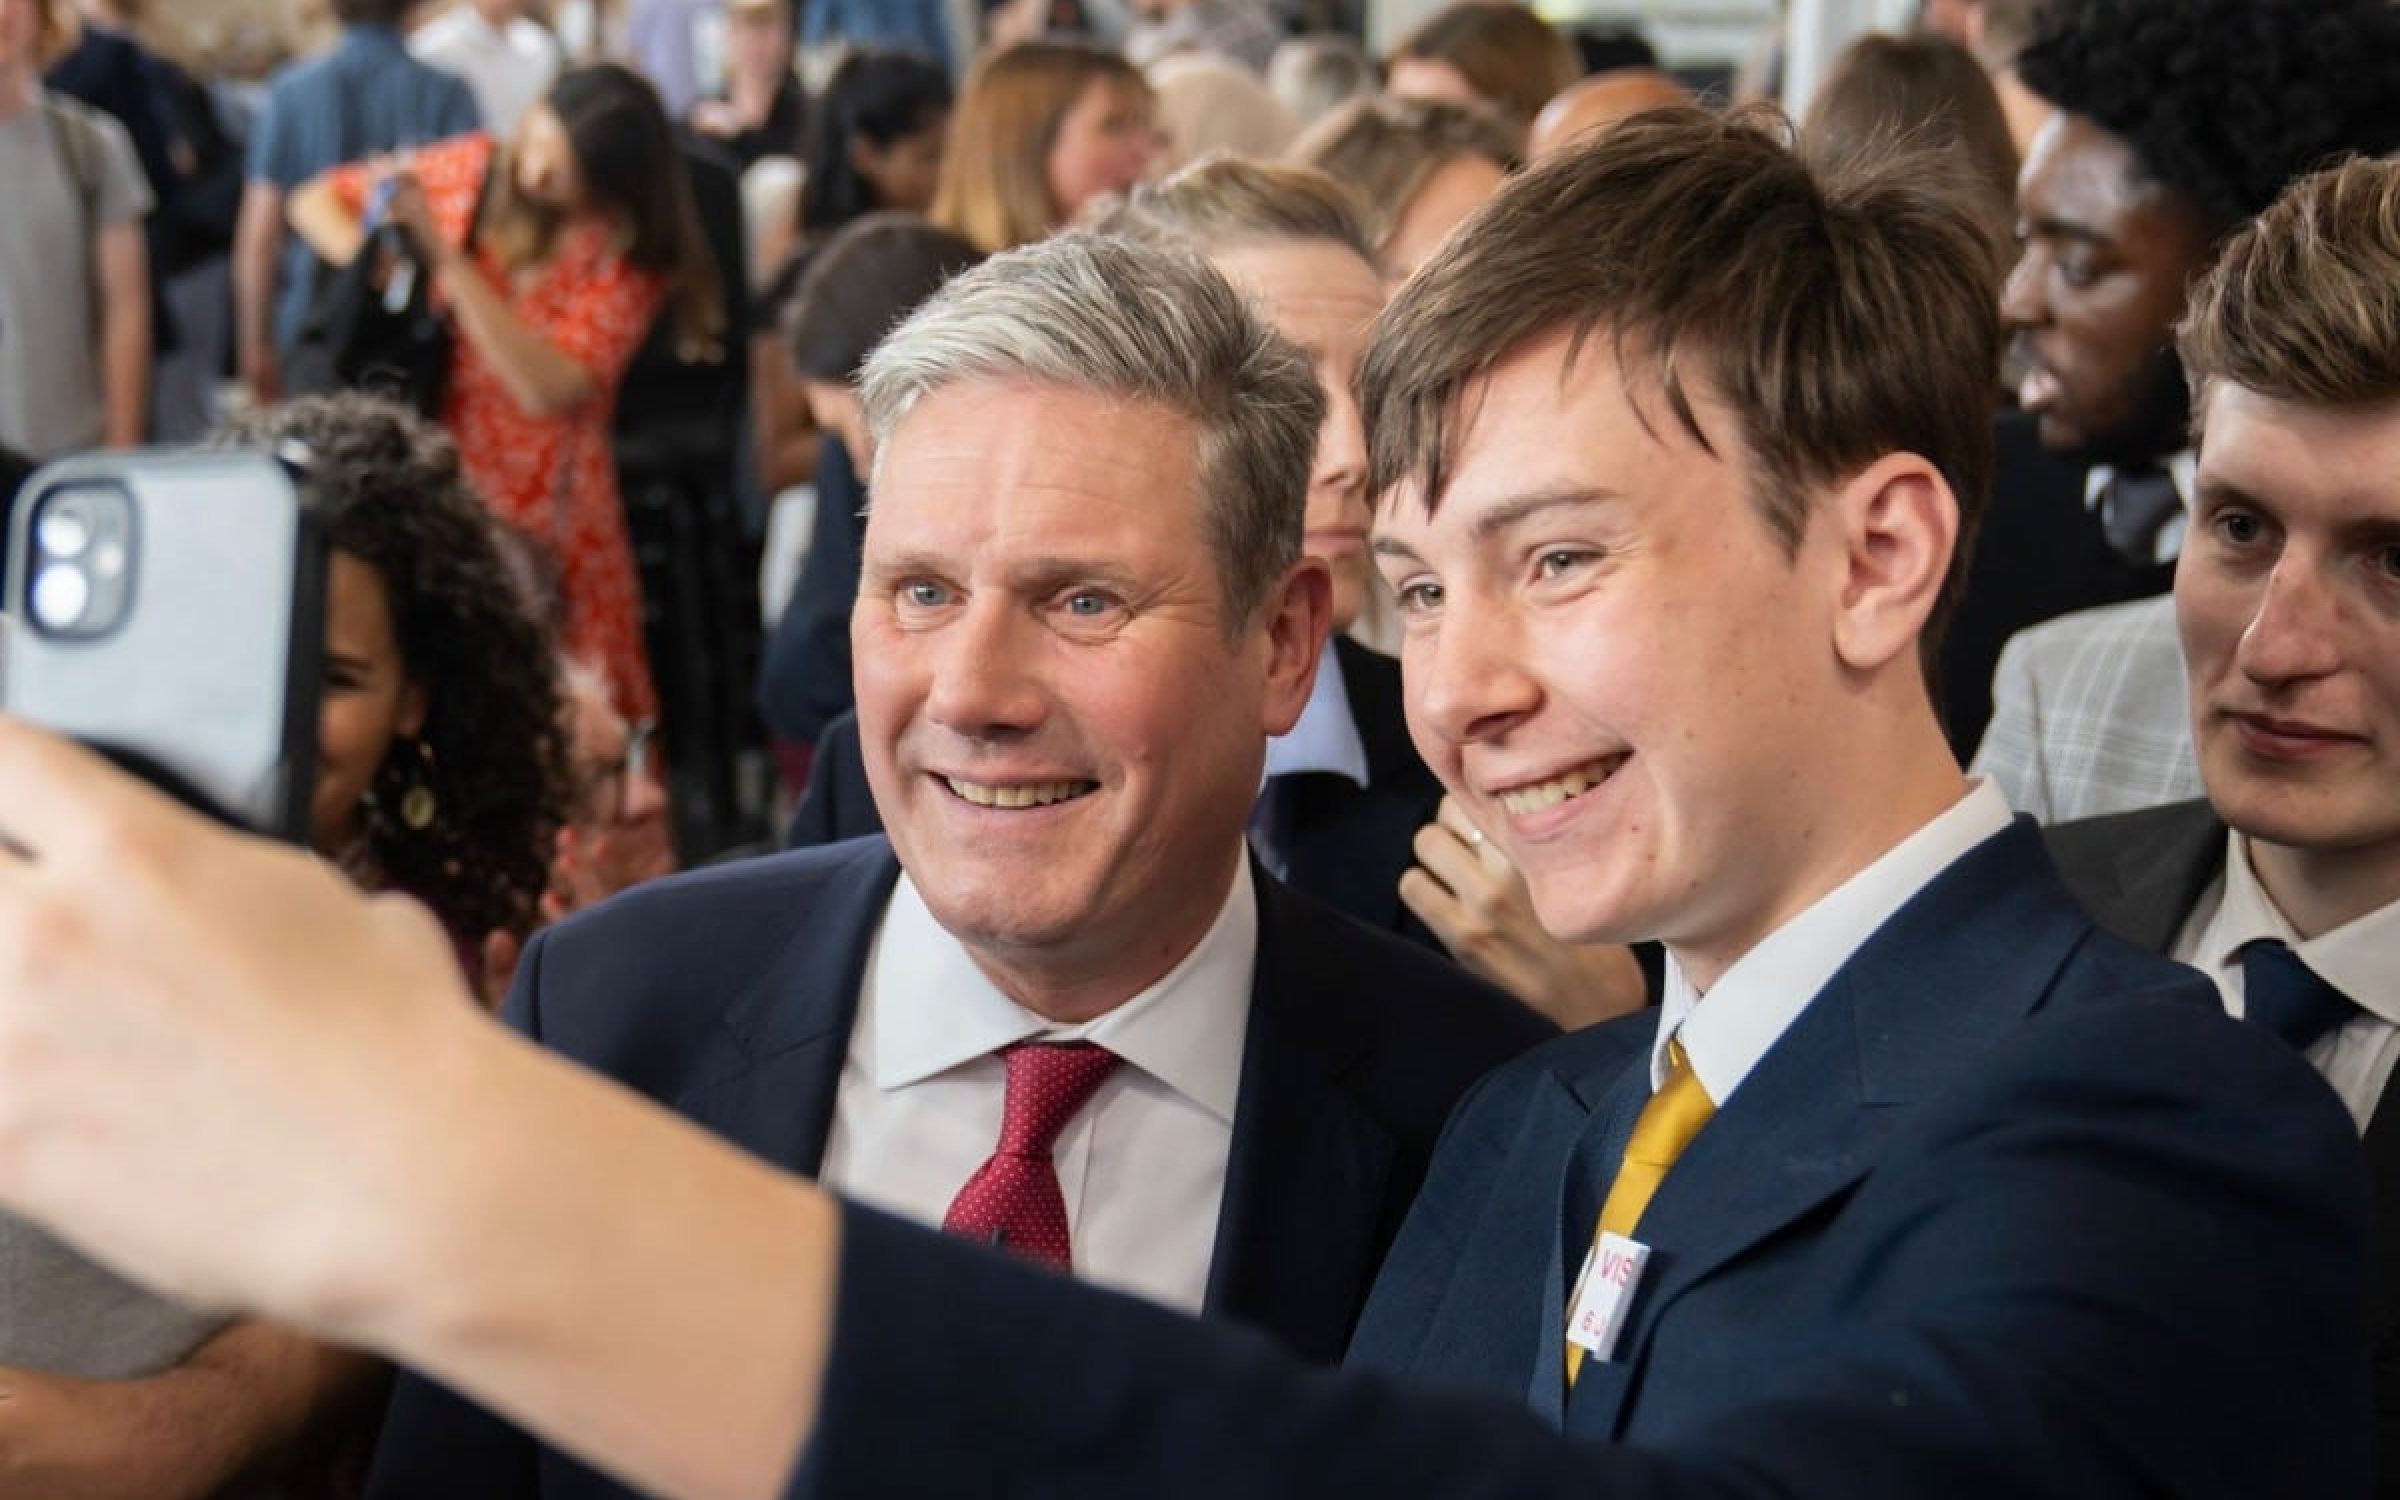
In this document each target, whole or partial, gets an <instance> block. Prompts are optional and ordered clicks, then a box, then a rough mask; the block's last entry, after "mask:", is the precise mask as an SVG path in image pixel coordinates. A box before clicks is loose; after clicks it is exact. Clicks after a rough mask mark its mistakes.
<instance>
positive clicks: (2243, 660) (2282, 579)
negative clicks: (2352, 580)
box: [2234, 547, 2342, 687]
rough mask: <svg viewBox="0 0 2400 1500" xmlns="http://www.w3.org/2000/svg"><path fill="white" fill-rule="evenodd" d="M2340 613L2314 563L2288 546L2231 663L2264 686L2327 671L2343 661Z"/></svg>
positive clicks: (2244, 631)
mask: <svg viewBox="0 0 2400 1500" xmlns="http://www.w3.org/2000/svg"><path fill="white" fill-rule="evenodd" d="M2340 616H2341V606H2340V603H2339V601H2337V600H2336V599H2335V598H2334V595H2333V591H2332V590H2331V589H2330V588H2328V587H2326V585H2325V583H2324V581H2323V579H2322V577H2321V576H2320V574H2319V571H2318V569H2317V568H2316V567H2315V566H2314V565H2313V564H2312V563H2311V562H2310V560H2309V559H2308V558H2307V557H2305V556H2303V555H2300V554H2298V553H2296V552H2295V551H2294V550H2293V549H2291V548H2289V547H2286V548H2285V549H2284V551H2283V553H2282V555H2281V556H2279V557H2277V558H2276V559H2275V567H2274V570H2273V571H2272V572H2270V573H2269V574H2268V575H2267V581H2266V587H2265V589H2264V590H2263V591H2262V592H2261V593H2260V595H2259V598H2258V607H2257V608H2256V609H2255V610H2254V611H2253V612H2252V613H2251V616H2250V623H2249V624H2248V625H2247V626H2246V627H2244V628H2243V630H2242V638H2241V643H2240V645H2239V646H2238V647H2237V648H2236V649H2235V652H2234V664H2235V665H2236V666H2238V667H2240V668H2241V670H2242V674H2243V675H2244V676H2246V677H2248V678H2249V679H2250V680H2251V681H2252V682H2255V683H2258V684H2260V685H2261V686H2266V687H2273V686H2277V685H2280V684H2285V683H2291V682H2297V681H2303V680H2305V679H2308V678H2311V677H2322V676H2325V675H2326V674H2328V673H2330V672H2332V671H2333V670H2334V669H2335V668H2336V667H2338V666H2340V664H2341V639H2342V628H2341V618H2340Z"/></svg>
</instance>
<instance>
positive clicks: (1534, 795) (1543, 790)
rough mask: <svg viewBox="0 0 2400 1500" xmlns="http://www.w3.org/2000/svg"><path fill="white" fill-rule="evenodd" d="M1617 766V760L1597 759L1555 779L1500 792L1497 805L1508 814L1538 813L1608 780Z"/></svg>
mask: <svg viewBox="0 0 2400 1500" xmlns="http://www.w3.org/2000/svg"><path fill="white" fill-rule="evenodd" d="M1616 768H1617V762H1615V761H1604V760H1596V761H1593V762H1592V763H1591V764H1590V765H1588V766H1585V767H1584V768H1583V769H1581V770H1579V771H1569V772H1568V773H1567V774H1566V775H1564V776H1561V777H1559V778H1557V779H1556V780H1554V781H1545V782H1543V783H1541V784H1540V785H1539V786H1521V787H1518V788H1517V789H1516V790H1514V791H1508V792H1502V793H1501V794H1500V805H1501V806H1502V807H1504V808H1506V809H1507V810H1508V811H1510V812H1511V813H1531V812H1540V811H1541V810H1542V809H1543V808H1545V807H1556V806H1557V805H1558V804H1560V803H1561V802H1564V801H1566V800H1567V799H1568V798H1569V797H1580V796H1582V795H1583V794H1584V793H1585V792H1588V791H1590V790H1591V789H1592V788H1593V787H1596V786H1598V785H1599V784H1600V783H1601V782H1603V781H1606V780H1608V778H1609V775H1610V773H1612V772H1614V771H1615V770H1616Z"/></svg>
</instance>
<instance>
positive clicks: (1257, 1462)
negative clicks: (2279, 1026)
mask: <svg viewBox="0 0 2400 1500" xmlns="http://www.w3.org/2000/svg"><path fill="white" fill-rule="evenodd" d="M2108 1009H2109V1011H2110V1013H2109V1014H2105V1015H2098V1016H2086V1017H2082V1018H2077V1019H2075V1020H2072V1021H2061V1022H2059V1023H2057V1024H2056V1025H2052V1026H2047V1027H2045V1028H2043V1031H2044V1033H2045V1034H2044V1037H2043V1038H2042V1042H2041V1045H2040V1046H2038V1047H2029V1046H2024V1045H2022V1044H2021V1043H2020V1042H2018V1041H2015V1040H2012V1041H2010V1042H2008V1043H2004V1044H2003V1045H2002V1047H2001V1048H1999V1049H1996V1050H1998V1051H2000V1052H2002V1053H2004V1054H2006V1055H2005V1056H2002V1057H2001V1058H2000V1059H1999V1060H1998V1061H1996V1062H1995V1063H1994V1065H1993V1066H1991V1067H1989V1068H1988V1069H1978V1070H1977V1074H1978V1076H1977V1079H1976V1081H1975V1082H1974V1083H1973V1084H1971V1085H1970V1086H1967V1087H1963V1088H1962V1089H1960V1090H1959V1091H1958V1092H1959V1094H1960V1095H1961V1096H1963V1097H1957V1098H1953V1099H1950V1100H1947V1101H1945V1102H1944V1104H1943V1105H1942V1106H1941V1107H1939V1108H1937V1109H1932V1110H1928V1111H1927V1112H1926V1113H1927V1118H1926V1119H1925V1120H1924V1121H1923V1125H1924V1129H1923V1133H1922V1135H1921V1136H1920V1137H1918V1138H1915V1139H1912V1140H1911V1141H1910V1142H1909V1143H1908V1145H1907V1147H1906V1149H1905V1150H1904V1152H1903V1153H1902V1154H1901V1155H1900V1156H1899V1157H1898V1158H1897V1159H1894V1160H1890V1161H1887V1162H1886V1164H1885V1165H1884V1166H1883V1167H1882V1168H1880V1169H1879V1170H1878V1171H1877V1172H1876V1173H1875V1174H1874V1176H1873V1177H1872V1178H1871V1179H1870V1180H1869V1182H1868V1183H1867V1184H1866V1185H1864V1186H1863V1187H1861V1188H1860V1189H1859V1190H1858V1192H1857V1193H1856V1194H1855V1195H1854V1196H1853V1197H1852V1198H1851V1199H1850V1200H1849V1201H1848V1202H1847V1204H1846V1205H1844V1206H1843V1208H1842V1209H1841V1211H1840V1216H1839V1219H1838V1221H1837V1222H1835V1223H1833V1224H1830V1225H1824V1226H1818V1227H1817V1228H1816V1229H1815V1230H1814V1232H1815V1233H1817V1234H1819V1235H1820V1236H1821V1237H1822V1241H1823V1244H1824V1245H1825V1246H1826V1247H1827V1248H1826V1249H1825V1250H1824V1251H1823V1252H1822V1254H1821V1255H1820V1257H1819V1259H1820V1260H1821V1262H1822V1263H1823V1265H1825V1266H1826V1267H1828V1268H1831V1267H1841V1268H1849V1269H1847V1271H1846V1272H1845V1271H1835V1270H1831V1269H1828V1270H1826V1271H1824V1272H1821V1273H1820V1278H1822V1279H1823V1284H1820V1278H1810V1279H1807V1280H1804V1281H1802V1282H1800V1283H1798V1284H1796V1285H1795V1286H1794V1287H1792V1288H1791V1293H1792V1295H1793V1296H1795V1297H1798V1298H1799V1299H1801V1301H1802V1303H1803V1304H1804V1305H1805V1304H1806V1303H1808V1302H1811V1301H1814V1300H1817V1299H1822V1300H1823V1301H1824V1302H1825V1303H1826V1305H1827V1306H1828V1307H1834V1308H1839V1309H1841V1311H1840V1312H1839V1313H1838V1314H1837V1315H1834V1316H1829V1317H1826V1318H1825V1319H1823V1320H1821V1322H1820V1323H1819V1324H1818V1325H1817V1326H1815V1327H1811V1328H1808V1329H1807V1330H1806V1334H1805V1336H1801V1337H1791V1338H1787V1339H1783V1340H1778V1341H1774V1342H1772V1343H1771V1344H1766V1345H1762V1346H1761V1347H1757V1348H1754V1349H1748V1350H1745V1351H1743V1352H1744V1353H1745V1354H1746V1355H1747V1356H1749V1358H1747V1359H1746V1360H1745V1361H1744V1362H1743V1363H1741V1364H1740V1365H1738V1366H1737V1367H1736V1371H1735V1373H1734V1374H1733V1375H1732V1376H1731V1377H1730V1378H1728V1379H1726V1380H1724V1381H1722V1382H1719V1383H1718V1384H1717V1385H1716V1387H1715V1388H1714V1389H1712V1390H1711V1391H1710V1392H1709V1393H1707V1394H1708V1397H1709V1399H1708V1400H1707V1402H1706V1403H1705V1406H1706V1414H1704V1415H1700V1416H1698V1417H1696V1418H1694V1419H1692V1420H1689V1421H1687V1422H1684V1423H1682V1424H1680V1426H1679V1427H1677V1428H1676V1429H1675V1430H1672V1431H1669V1432H1667V1433H1664V1434H1661V1435H1657V1436H1654V1437H1652V1438H1650V1439H1649V1440H1648V1441H1646V1442H1643V1443H1625V1444H1616V1445H1603V1444H1599V1443H1593V1442H1576V1441H1571V1440H1569V1439H1567V1438H1565V1437H1563V1436H1561V1435H1560V1434H1558V1433H1556V1432H1554V1431H1552V1430H1550V1429H1549V1428H1548V1427H1547V1426H1545V1425H1544V1424H1542V1423H1540V1422H1538V1421H1536V1420H1535V1419H1534V1418H1533V1417H1532V1416H1531V1415H1530V1414H1529V1413H1527V1412H1526V1411H1524V1410H1522V1409H1519V1408H1518V1406H1517V1405H1516V1404H1515V1403H1514V1402H1509V1401H1503V1400H1499V1399H1496V1398H1493V1397H1490V1396H1464V1395H1462V1396H1455V1397H1448V1396H1433V1395H1428V1394H1426V1393H1424V1392H1414V1393H1412V1392H1409V1391H1407V1390H1405V1389H1404V1388H1403V1387H1401V1386H1400V1385H1398V1384H1396V1383H1393V1382H1392V1381H1390V1380H1389V1379H1388V1378H1387V1377H1382V1376H1377V1375H1371V1374H1366V1373H1362V1372H1358V1371H1350V1372H1344V1373H1341V1374H1325V1373H1316V1372H1310V1371H1306V1370H1303V1369H1301V1368H1299V1367H1298V1366H1296V1365H1294V1364H1293V1363H1291V1362H1290V1361H1288V1360H1286V1359H1284V1358H1282V1357H1280V1356H1279V1355H1277V1354H1276V1353H1275V1352H1274V1351H1272V1350H1271V1349H1270V1348H1269V1347H1268V1346H1266V1345H1265V1344H1264V1343H1262V1342H1260V1341H1258V1340H1256V1339H1253V1338H1246V1337H1240V1336H1236V1335H1231V1334H1228V1333H1227V1332H1226V1331H1224V1330H1217V1329H1205V1328H1202V1327H1199V1326H1197V1325H1193V1324H1190V1323H1188V1322H1185V1321H1183V1320H1181V1319H1178V1318H1176V1317H1174V1316H1173V1315H1171V1314H1168V1313H1165V1312H1163V1311H1160V1310H1158V1309H1155V1308H1150V1307H1147V1306H1142V1305H1137V1304H1134V1303H1132V1302H1129V1301H1127V1300H1125V1299H1121V1298H1113V1297H1108V1296H1105V1295H1101V1294H1096V1293H1094V1292H1092V1291H1091V1290H1089V1289H1080V1288H1077V1287H1075V1286H1074V1285H1072V1284H1071V1283H1068V1282H1066V1281H1064V1280H1061V1279H1058V1278H1055V1277H1048V1276H1044V1275H1041V1274H1039V1273H1036V1272H1032V1271H1029V1270H1026V1269H1024V1268H1021V1267H1018V1266H1015V1265H1011V1264H1009V1263H1007V1262H1005V1261H1004V1260H1003V1259H1002V1258H1001V1257H998V1256H995V1255H992V1254H990V1253H988V1252H984V1251H980V1250H977V1249H976V1248H974V1247H970V1246H961V1245H956V1244H950V1243H944V1242H942V1241H940V1240H938V1239H937V1238H936V1237H934V1236H931V1235H929V1234H927V1233H925V1232H924V1231H921V1230H916V1229H912V1228H909V1227H908V1226H905V1225H902V1224H900V1223H898V1222H897V1221H894V1220H891V1219H888V1218H884V1217H881V1216H879V1215H876V1214H874V1213H872V1212H869V1211H866V1210H861V1209H852V1210H849V1211H848V1212H847V1214H846V1217H845V1220H844V1231H843V1236H844V1237H843V1244H842V1251H841V1267H840V1275H841V1283H840V1285H841V1293H840V1300H839V1305H838V1307H837V1310H836V1315H835V1323H834V1339H833V1352H832V1357H831V1361H830V1364H829V1366H828V1369H827V1372H826V1381H825V1385H824V1388H823V1401H822V1406H821V1409H820V1422H819V1427H818V1430H817V1434H816V1437H815V1440H814V1442H813V1444H812V1447H811V1449H810V1451H809V1452H808V1453H807V1454H806V1455H805V1456H804V1457H803V1460H802V1463H801V1466H800V1468H799V1471H798V1472H797V1473H796V1474H795V1476H794V1478H793V1481H792V1484H791V1486H790V1488H789V1490H788V1494H789V1495H790V1496H793V1497H800V1496H826V1497H834V1496H847V1495H862V1494H873V1495H876V1496H879V1497H905V1496H919V1495H922V1496H928V1497H932V1496H949V1495H959V1494H980V1495H1026V1496H1032V1495H1040V1496H1043V1497H1046V1500H1075V1497H1091V1500H1101V1497H1116V1496H1124V1495H1142V1496H1150V1497H1168V1500H1181V1497H1187V1496H1188V1497H1192V1500H1200V1497H1204V1496H1206V1497H1221V1496H1226V1495H1239V1496H1243V1497H1244V1500H1283V1497H1290V1500H1302V1497H1307V1500H1316V1497H1320V1496H1328V1495H1362V1496H1363V1495H1373V1496H1387V1495H1388V1496H1398V1495H1406V1496H1412V1497H1428V1500H1501V1497H1510V1500H1531V1497H1537V1496H1555V1497H1561V1500H1563V1497H1569V1496H1588V1497H1593V1500H1600V1497H1607V1500H1768V1497H1776V1500H1856V1497H1862V1496H1863V1497H1891V1500H1899V1497H1912V1500H1913V1497H1921V1496H1928V1495H1935V1496H1941V1497H1943V1500H2002V1497H2010V1500H2014V1497H2022V1496H2029V1495H2044V1496H2076V1497H2087V1496H2088V1497H2132V1496H2148V1495H2176V1496H2179V1497H2184V1500H2250V1497H2256V1496H2260V1495H2270V1494H2271V1495H2311V1496H2316V1495H2325V1496H2332V1495H2356V1494H2363V1493H2365V1492H2366V1442H2365V1432H2366V1394H2365V1359H2364V1352H2363V1347H2362V1346H2361V1344H2360V1342H2359V1341H2358V1340H2357V1339H2356V1338H2355V1337H2354V1335H2355V1333H2356V1326H2357V1323H2358V1320H2359V1311H2358V1310H2359V1308H2360V1307H2361V1306H2362V1304H2363V1296H2364V1255H2363V1246H2364V1241H2365V1232H2366V1231H2365V1195H2364V1185H2363V1181H2362V1179H2361V1177H2360V1173H2359V1164H2358V1159H2357V1153H2356V1149H2355V1143H2354V1142H2353V1141H2351V1140H2350V1132H2349V1129H2348V1126H2347V1121H2346V1118H2345V1117H2344V1116H2343V1115H2342V1113H2341V1111H2340V1110H2339V1108H2338V1106H2336V1105H2335V1103H2334V1101H2333V1100H2332V1099H2331V1097H2330V1096H2329V1095H2328V1094H2327V1093H2326V1091H2325V1090H2324V1088H2323V1085H2322V1084H2321V1082H2319V1081H2318V1080H2316V1079H2315V1077H2314V1076H2313V1075H2312V1074H2309V1073H2308V1071H2307V1070H2306V1069H2305V1068H2304V1067H2303V1066H2301V1065H2300V1064H2299V1063H2298V1062H2297V1060H2296V1059H2293V1058H2290V1057H2288V1056H2281V1057H2279V1056H2276V1055H2273V1054H2272V1053H2271V1052H2270V1051H2269V1050H2267V1049H2258V1048H2254V1047H2252V1046H2250V1045H2249V1043H2250V1042H2251V1041H2253V1040H2254V1039H2252V1038H2248V1037H2245V1036H2235V1035H2232V1034H2231V1032H2232V1030H2233V1028H2231V1027H2229V1026H2228V1025H2227V1024H2226V1023H2225V1022H2224V1020H2223V1018H2222V1017H2220V1016H2209V1015H2207V1014H2205V1013H2203V1012H2202V1010H2201V1008H2200V1007H2195V1006H2184V1007H2168V1006H2163V1005H2161V1006H2149V1005H2139V1006H2137V1005H2127V1006H2122V1007H2113V1006H2112V1007H2109V1008H2108ZM934 1289H938V1293H937V1292H936V1291H935V1290H934ZM1761 1311H1762V1313H1770V1314H1772V1315H1773V1319H1774V1321H1775V1322H1777V1323H1778V1324H1779V1325H1781V1326H1787V1327H1788V1326H1789V1322H1790V1319H1789V1312H1790V1309H1788V1308H1783V1307H1778V1308H1773V1309H1762V1310H1761Z"/></svg>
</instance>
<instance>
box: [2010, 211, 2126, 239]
mask: <svg viewBox="0 0 2400 1500" xmlns="http://www.w3.org/2000/svg"><path fill="white" fill-rule="evenodd" d="M2024 232H2025V235H2026V237H2027V238H2028V239H2030V238H2032V237H2033V236H2035V235H2037V234H2038V235H2043V236H2047V237H2048V238H2050V239H2054V240H2074V241H2077V242H2078V243H2080V244H2085V245H2112V244H2114V243H2116V241H2115V240H2113V239H2111V238H2110V237H2109V236H2108V235H2105V234H2103V233H2101V232H2100V231H2099V230H2097V229H2094V228H2093V227H2092V226H2091V225H2089V224H2082V223H2078V222H2076V221H2075V220H2073V219H2061V218H2056V217H2053V216H2049V215H2045V216H2043V217H2042V218H2038V219H2029V220H2027V221H2026V224H2025V231H2024Z"/></svg>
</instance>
